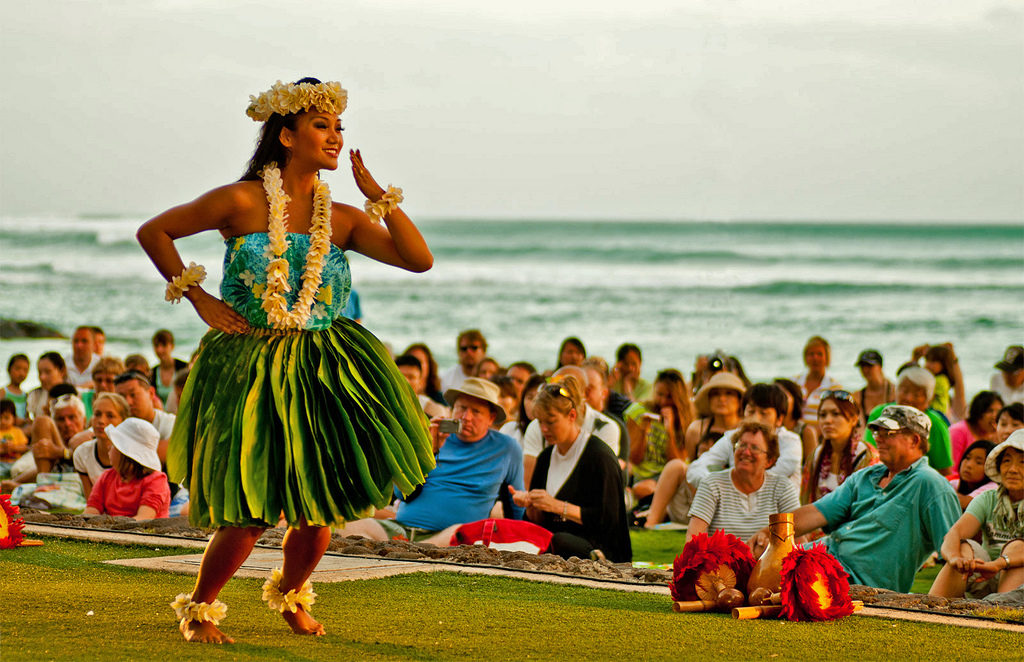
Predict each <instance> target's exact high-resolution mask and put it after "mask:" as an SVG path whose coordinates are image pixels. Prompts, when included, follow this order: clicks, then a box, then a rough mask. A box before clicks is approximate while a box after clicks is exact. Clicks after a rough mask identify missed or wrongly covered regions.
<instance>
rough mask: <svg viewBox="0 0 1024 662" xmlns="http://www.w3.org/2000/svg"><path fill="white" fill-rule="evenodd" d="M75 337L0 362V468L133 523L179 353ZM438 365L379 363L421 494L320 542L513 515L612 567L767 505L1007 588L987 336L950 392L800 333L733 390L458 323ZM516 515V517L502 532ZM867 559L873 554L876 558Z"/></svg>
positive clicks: (1023, 550) (860, 568) (90, 330)
mask: <svg viewBox="0 0 1024 662" xmlns="http://www.w3.org/2000/svg"><path fill="white" fill-rule="evenodd" d="M103 340H104V336H103V335H102V332H101V331H99V330H98V329H96V327H80V328H79V329H76V331H75V334H74V336H73V337H72V352H71V353H70V354H69V355H67V356H66V357H62V356H61V355H60V354H58V353H55V352H47V353H46V354H43V355H42V356H40V357H39V358H38V360H37V363H36V368H37V371H38V377H39V382H40V387H39V388H37V389H35V390H33V391H31V392H29V393H25V392H23V391H22V390H21V388H20V385H21V384H22V382H24V381H25V379H26V378H27V376H28V373H29V369H30V363H29V359H28V357H26V356H24V355H16V356H14V357H11V359H10V361H9V363H8V373H9V375H10V383H9V384H8V385H7V386H6V387H5V388H4V389H2V390H0V396H3V399H2V401H0V478H3V479H4V480H3V484H2V488H3V491H4V492H11V491H12V490H16V491H17V490H20V491H21V492H23V493H25V492H27V490H28V489H29V488H30V487H31V484H32V483H33V482H34V481H35V480H36V478H37V476H38V477H40V478H41V477H42V476H43V475H47V476H48V475H52V474H55V473H56V474H62V473H63V474H73V475H77V476H78V477H80V479H81V485H82V488H83V497H84V503H85V506H84V513H85V514H87V515H89V514H100V513H109V514H114V515H126V516H130V517H135V518H136V519H146V518H153V517H167V516H169V515H170V516H174V515H180V514H186V513H187V512H188V495H187V493H186V491H185V490H184V489H183V488H182V487H180V486H178V485H174V484H172V483H170V482H169V481H168V479H167V477H166V475H165V473H164V471H163V470H164V468H165V465H164V461H165V457H166V452H167V443H168V439H169V437H170V434H171V430H172V429H173V426H174V414H173V413H172V412H173V411H174V410H175V407H176V406H177V403H178V401H179V399H180V397H181V394H182V389H183V387H184V384H185V380H186V377H187V373H188V364H187V363H185V362H183V361H180V360H178V359H175V358H174V357H173V354H172V352H173V348H174V338H173V336H172V335H171V334H170V332H167V331H159V332H157V334H155V335H154V337H153V348H154V354H156V356H157V357H158V359H159V363H158V364H157V365H155V366H152V367H149V366H148V365H146V362H145V359H143V358H142V357H140V356H138V355H134V356H130V357H126V359H125V360H124V361H121V360H120V359H117V358H113V357H109V356H102V351H103V349H102V342H103ZM455 349H456V356H457V359H458V361H457V363H456V364H455V365H454V366H453V367H452V368H450V369H449V370H446V371H444V372H440V371H439V368H438V364H437V361H436V360H435V358H434V355H433V353H432V352H431V350H430V348H429V347H428V346H427V345H425V344H422V343H416V344H413V345H410V346H409V347H408V348H407V349H406V350H405V351H404V352H403V353H402V354H400V355H398V356H397V357H396V358H395V364H396V375H398V374H401V375H402V376H403V377H404V378H405V379H406V380H407V381H408V383H409V386H410V388H411V389H412V390H413V392H415V394H416V396H417V397H418V400H419V403H420V405H421V407H422V408H423V411H424V420H425V421H429V426H430V433H431V437H432V439H433V444H434V453H435V456H436V459H437V466H436V468H435V469H434V470H432V471H431V472H430V473H429V474H428V475H427V480H426V482H425V484H424V485H422V486H421V487H420V488H419V489H417V490H416V491H415V492H413V493H412V494H410V495H408V496H407V497H405V498H401V497H400V495H398V494H396V495H395V499H394V501H393V503H392V504H391V505H390V506H389V507H387V508H384V509H381V510H378V511H377V512H376V514H375V515H374V516H373V517H371V518H368V519H364V520H359V521H354V522H349V523H348V524H347V525H346V526H345V527H344V528H343V529H342V530H341V532H342V533H344V534H347V535H358V536H365V537H369V538H373V539H379V540H388V539H392V538H401V539H407V540H411V541H423V542H430V543H433V544H437V545H447V544H449V543H450V541H452V540H453V539H454V537H457V536H456V534H457V532H458V531H459V530H460V527H462V526H463V525H466V524H469V523H472V522H479V521H480V520H486V519H490V518H494V519H503V518H507V519H513V520H526V521H527V522H531V523H533V524H535V525H537V526H539V527H542V528H543V529H545V530H546V532H547V535H548V536H550V545H549V547H548V551H550V552H552V553H555V554H559V555H561V556H564V557H566V558H568V557H570V556H580V557H590V558H595V559H607V560H609V561H612V562H628V561H630V560H631V558H632V552H631V545H630V536H629V527H630V526H631V525H632V526H638V527H646V528H647V529H661V528H685V529H686V531H687V533H686V535H687V539H690V538H691V537H693V536H694V535H697V534H699V533H704V532H707V533H713V532H715V531H719V530H721V531H725V532H726V533H730V534H733V535H736V536H738V537H740V538H741V539H743V540H744V541H745V542H747V544H748V545H750V547H751V549H752V552H753V553H754V555H755V556H757V555H758V554H760V551H761V549H762V548H763V547H764V546H765V544H766V542H767V524H768V517H769V515H771V514H774V513H778V512H793V513H794V528H795V531H796V535H797V536H798V542H799V543H801V544H808V545H809V544H815V543H820V544H823V545H824V546H825V547H826V548H827V549H828V550H829V551H830V552H831V553H832V554H833V555H834V556H835V557H836V558H837V559H838V560H839V561H840V562H841V563H842V565H843V567H844V568H845V569H846V571H847V572H848V573H849V575H850V578H851V582H854V583H861V584H866V585H869V586H875V587H879V588H888V589H892V590H900V591H907V590H909V588H910V585H911V583H912V582H913V578H914V576H915V574H916V573H917V571H918V570H919V569H920V568H921V566H922V565H923V564H924V563H925V562H927V561H928V559H929V558H931V557H933V556H934V555H935V554H936V553H938V554H939V555H940V556H941V558H942V559H943V560H944V561H945V565H944V567H943V568H942V570H941V572H940V573H939V576H938V578H937V579H936V581H935V584H934V586H933V587H932V593H933V594H936V595H948V596H953V595H964V594H967V595H984V594H986V593H990V592H994V591H999V592H1003V591H1007V590H1011V589H1014V588H1017V587H1019V586H1021V585H1024V403H1022V401H1024V348H1022V347H1021V346H1019V345H1015V346H1011V347H1009V348H1007V350H1006V353H1005V355H1004V356H1003V358H1002V360H1000V361H999V362H998V363H996V364H995V368H996V369H997V372H996V373H995V374H994V375H993V377H992V380H991V389H990V390H984V391H981V392H979V393H977V394H974V396H973V398H970V399H969V400H968V398H967V394H966V393H965V392H964V391H965V388H964V380H963V375H962V373H961V371H960V367H959V363H958V361H957V359H956V355H955V352H954V350H953V347H952V345H949V344H946V345H940V346H927V345H925V346H922V347H917V348H914V349H913V350H912V351H911V352H910V357H909V358H910V360H909V361H907V362H906V363H904V364H903V365H902V366H901V367H900V368H899V370H898V371H897V372H896V374H895V376H894V378H893V379H892V380H890V379H889V378H888V377H887V376H886V374H885V371H884V370H883V360H882V356H881V354H880V353H879V352H877V351H876V350H872V349H867V350H864V351H862V352H860V354H859V355H858V356H857V359H856V362H855V365H856V366H857V367H858V368H859V369H860V372H861V375H862V376H863V378H864V384H863V386H861V387H860V388H859V389H851V390H846V389H844V388H843V386H842V385H841V384H839V383H838V382H837V380H836V379H835V378H834V377H833V376H832V375H831V374H830V372H829V370H828V368H829V366H830V364H831V359H832V349H831V347H830V346H829V343H828V342H827V341H826V340H825V339H824V338H821V337H819V336H815V337H813V338H811V339H810V340H809V341H808V342H807V343H806V345H805V346H804V348H803V362H804V366H805V369H804V370H803V371H801V372H800V373H799V374H796V375H793V376H792V378H791V379H787V378H778V379H775V380H773V381H766V382H760V383H752V382H751V380H750V379H749V378H748V377H747V375H746V374H745V372H744V370H743V367H742V365H741V363H740V361H739V360H738V359H737V358H736V357H735V356H730V355H726V354H724V353H722V352H716V353H715V354H713V355H711V356H702V357H699V358H698V359H697V361H696V364H695V366H694V371H693V373H692V374H691V375H690V376H689V378H688V377H687V376H685V375H684V374H683V373H682V372H680V371H679V370H676V369H673V368H665V369H662V370H660V371H658V372H657V373H656V376H655V378H654V380H653V381H652V382H648V381H645V380H644V379H643V378H642V377H641V374H642V367H643V364H642V353H641V349H640V348H639V347H638V346H637V345H634V344H632V343H624V344H622V345H621V346H620V347H619V348H618V349H617V351H616V353H615V362H614V363H613V364H611V365H609V363H608V362H607V361H605V360H604V359H602V358H601V357H598V356H588V354H587V351H586V348H585V346H584V344H583V342H582V341H581V340H580V339H579V338H575V337H569V338H566V339H565V340H564V341H563V342H562V344H561V346H560V348H559V349H558V352H557V360H556V362H555V363H554V366H553V367H552V368H551V369H550V370H544V369H541V370H538V368H537V367H535V366H534V365H532V364H530V363H528V362H525V361H518V362H514V363H510V364H509V365H508V366H507V367H503V365H502V363H501V362H499V361H498V360H496V359H495V358H494V357H492V356H489V355H488V354H487V349H488V344H487V340H486V338H485V337H484V335H483V334H482V333H481V332H480V331H478V330H475V329H471V330H467V331H463V332H462V333H460V334H459V335H458V338H457V340H456V347H455ZM522 526H529V525H527V524H523V525H522ZM880 559H885V562H879V561H880Z"/></svg>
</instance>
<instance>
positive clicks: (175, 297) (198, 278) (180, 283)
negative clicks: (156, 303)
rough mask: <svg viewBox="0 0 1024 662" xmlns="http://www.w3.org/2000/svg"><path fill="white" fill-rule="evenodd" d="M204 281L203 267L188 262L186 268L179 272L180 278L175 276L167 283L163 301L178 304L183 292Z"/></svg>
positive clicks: (204, 270)
mask: <svg viewBox="0 0 1024 662" xmlns="http://www.w3.org/2000/svg"><path fill="white" fill-rule="evenodd" d="M204 280H206V269H204V268H203V265H201V264H196V263H195V262H189V264H188V267H186V269H185V270H184V271H182V272H181V275H180V276H175V277H174V278H172V279H171V282H169V283H167V290H166V291H165V292H164V299H165V300H166V301H170V302H171V303H178V302H179V301H181V297H182V295H184V294H185V292H187V291H188V290H189V289H191V288H193V287H196V286H197V285H199V284H200V283H202V282H203V281H204Z"/></svg>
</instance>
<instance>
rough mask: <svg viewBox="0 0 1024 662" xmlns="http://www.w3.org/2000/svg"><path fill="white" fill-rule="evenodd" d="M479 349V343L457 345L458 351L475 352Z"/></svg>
mask: <svg viewBox="0 0 1024 662" xmlns="http://www.w3.org/2000/svg"><path fill="white" fill-rule="evenodd" d="M478 349H480V345H459V351H460V352H475V351H477V350H478Z"/></svg>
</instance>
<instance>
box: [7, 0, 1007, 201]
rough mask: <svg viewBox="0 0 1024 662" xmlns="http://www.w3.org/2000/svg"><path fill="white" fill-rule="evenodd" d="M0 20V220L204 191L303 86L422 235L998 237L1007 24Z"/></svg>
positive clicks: (343, 16)
mask: <svg viewBox="0 0 1024 662" xmlns="http://www.w3.org/2000/svg"><path fill="white" fill-rule="evenodd" d="M0 6H2V8H3V16H2V19H0V61H2V62H3V64H2V65H0V105H2V107H0V113H2V114H0V213H2V214H5V215H26V214H50V213H60V214H63V213H74V212H86V213H105V212H116V213H129V214H142V215H146V216H148V215H152V214H155V213H156V212H158V211H161V210H162V209H164V208H166V207H168V206H171V205H173V204H176V203H178V202H182V201H185V200H188V199H191V198H193V197H195V196H196V195H198V194H199V193H201V192H203V191H205V190H207V189H209V188H212V187H214V186H217V185H220V184H224V183H227V182H229V181H232V180H234V179H236V178H237V177H238V176H239V175H240V173H241V171H242V169H243V164H244V162H245V161H246V160H247V159H248V157H249V155H250V153H251V149H252V144H253V139H254V137H255V133H256V130H257V125H256V123H254V122H252V121H251V120H249V119H248V118H247V117H246V116H245V115H244V110H245V106H246V104H247V101H248V96H249V95H250V94H254V93H258V92H260V91H262V90H265V89H266V88H268V87H269V86H270V84H272V83H273V82H274V81H275V80H277V79H283V80H295V79H297V78H299V77H301V76H305V75H314V76H317V77H319V78H322V79H326V80H339V81H341V83H342V85H343V86H344V87H346V88H347V89H348V90H349V110H348V111H347V112H346V113H345V114H344V115H343V117H342V120H343V124H344V125H345V127H346V133H345V140H346V143H347V144H348V145H349V146H354V147H359V148H361V149H362V150H363V155H364V158H365V160H366V163H367V165H368V166H369V168H370V169H371V171H372V172H373V173H374V174H375V175H376V176H377V177H378V179H380V180H381V182H382V183H383V184H387V183H389V182H390V183H394V184H396V185H399V186H402V187H403V188H404V189H405V192H406V196H407V204H406V205H405V207H406V208H407V209H408V210H409V211H410V213H412V214H413V215H419V216H422V217H451V216H455V217H578V218H689V219H694V218H697V219H700V218H712V219H729V218H778V219H788V218H800V219H934V220H1019V219H1022V218H1024V122H1022V118H1024V10H1022V3H1021V2H1019V1H1017V0H1009V1H1007V0H991V1H986V0H930V1H929V2H927V3H920V2H919V1H918V0H884V1H880V0H849V1H847V0H844V1H842V2H833V1H830V0H816V1H813V0H808V1H807V2H793V1H789V2H787V1H778V0H775V1H772V2H764V1H763V0H736V1H723V0H716V1H708V2H682V1H679V2H667V1H661V0H640V1H634V2H616V3H610V2H601V1H600V0H573V1H568V2H566V1H558V0H516V2H508V3H490V2H480V1H479V0H433V1H432V2H429V3H425V2H419V1H413V0H408V1H405V2H402V1H389V0H374V1H369V0H367V1H362V2H359V1H353V0H345V1H343V2H342V1H337V0H304V1H302V2H290V1H286V0H282V1H279V2H275V3H270V2H241V1H236V0H216V1H212V0H211V1H199V0H119V1H109V0H108V1H102V0H83V1H71V0H56V1H49V0H40V1H38V2H25V1H24V0H0ZM327 178H328V181H329V182H330V183H331V184H332V186H333V188H334V191H335V198H336V199H339V200H345V201H348V202H352V203H356V204H359V203H360V199H359V196H358V194H357V192H356V190H355V187H354V186H353V185H352V184H351V176H350V174H348V173H347V172H346V171H343V170H339V171H338V172H337V173H333V174H330V175H328V177H327Z"/></svg>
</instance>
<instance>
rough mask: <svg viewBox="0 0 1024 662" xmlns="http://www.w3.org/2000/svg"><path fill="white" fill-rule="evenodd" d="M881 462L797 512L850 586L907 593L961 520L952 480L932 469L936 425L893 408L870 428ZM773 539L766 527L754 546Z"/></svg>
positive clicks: (799, 527) (798, 529) (802, 529)
mask: <svg viewBox="0 0 1024 662" xmlns="http://www.w3.org/2000/svg"><path fill="white" fill-rule="evenodd" d="M870 425H871V428H872V429H873V430H874V432H875V440H876V442H877V444H878V454H879V457H880V458H881V460H882V464H877V465H874V466H870V467H867V468H865V469H861V470H860V471H857V472H855V473H854V474H852V475H851V476H850V477H849V478H847V479H846V481H845V482H843V484H842V485H840V486H839V487H838V488H837V489H836V490H835V491H833V492H830V493H829V494H826V495H825V496H824V497H822V498H821V499H818V500H817V501H815V502H814V503H811V504H807V505H806V506H802V507H800V508H798V509H797V510H796V511H795V512H794V513H793V519H794V522H793V523H794V529H795V533H796V535H797V536H801V535H803V534H805V533H809V532H811V531H813V530H815V529H817V528H819V527H820V528H822V529H824V530H825V532H826V533H828V534H829V535H828V536H826V537H825V538H823V539H822V540H820V541H818V542H823V543H824V544H825V547H826V548H827V549H828V551H829V552H830V553H831V554H832V555H833V556H834V557H836V559H838V560H839V562H840V563H842V564H843V568H844V569H845V570H846V572H847V573H849V575H850V583H852V584H863V585H865V586H873V587H875V588H885V589H889V590H893V591H901V592H903V593H906V592H907V591H909V590H910V587H911V585H912V584H913V583H914V575H915V574H916V573H917V570H918V568H920V567H921V565H922V564H923V563H924V562H925V560H927V559H928V557H929V556H930V555H931V553H932V552H933V551H935V550H937V549H938V548H939V546H940V545H941V544H942V539H943V537H944V536H945V535H946V532H947V531H949V529H950V527H952V526H953V523H954V522H956V520H957V518H958V517H960V504H959V502H958V501H957V498H956V493H955V492H954V491H953V488H952V487H951V486H950V484H949V481H947V480H946V479H945V478H943V477H942V476H940V475H939V474H938V472H936V471H935V470H934V469H932V468H931V467H929V466H928V460H927V459H926V458H925V457H924V455H925V453H926V452H927V451H928V432H929V429H930V427H931V420H930V419H929V418H928V417H927V416H925V415H924V413H922V412H921V411H919V410H917V409H915V408H913V407H905V406H901V405H889V406H887V407H885V409H883V410H882V412H881V415H880V416H879V417H878V418H877V419H876V420H875V421H874V422H872V423H871V424H870ZM766 540H767V529H764V530H762V531H761V532H760V533H758V534H757V535H755V536H754V538H752V539H751V543H752V544H751V546H752V547H755V550H754V551H755V555H756V554H757V548H756V546H757V545H758V544H761V543H762V542H766Z"/></svg>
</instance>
